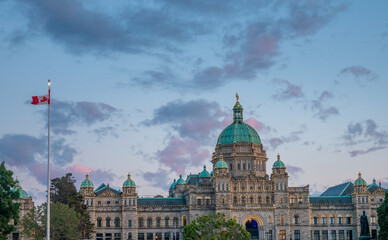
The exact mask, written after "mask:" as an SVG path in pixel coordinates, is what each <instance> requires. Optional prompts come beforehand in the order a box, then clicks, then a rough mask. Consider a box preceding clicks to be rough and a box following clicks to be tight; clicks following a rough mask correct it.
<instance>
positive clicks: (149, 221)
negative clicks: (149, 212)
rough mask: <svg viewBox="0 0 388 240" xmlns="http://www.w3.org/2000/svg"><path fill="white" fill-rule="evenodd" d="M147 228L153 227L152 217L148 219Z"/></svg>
mask: <svg viewBox="0 0 388 240" xmlns="http://www.w3.org/2000/svg"><path fill="white" fill-rule="evenodd" d="M147 227H152V217H149V218H147Z"/></svg>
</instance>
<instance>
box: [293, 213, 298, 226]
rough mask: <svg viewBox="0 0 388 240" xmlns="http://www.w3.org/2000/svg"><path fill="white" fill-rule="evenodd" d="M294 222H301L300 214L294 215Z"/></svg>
mask: <svg viewBox="0 0 388 240" xmlns="http://www.w3.org/2000/svg"><path fill="white" fill-rule="evenodd" d="M294 223H295V224H299V215H298V214H295V215H294Z"/></svg>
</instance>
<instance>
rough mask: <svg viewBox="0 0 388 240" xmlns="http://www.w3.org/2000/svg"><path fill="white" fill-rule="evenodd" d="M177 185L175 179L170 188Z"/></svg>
mask: <svg viewBox="0 0 388 240" xmlns="http://www.w3.org/2000/svg"><path fill="white" fill-rule="evenodd" d="M175 185H176V179H174V182H173V183H172V184H171V186H170V188H175Z"/></svg>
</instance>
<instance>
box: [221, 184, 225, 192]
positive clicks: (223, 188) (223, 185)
mask: <svg viewBox="0 0 388 240" xmlns="http://www.w3.org/2000/svg"><path fill="white" fill-rule="evenodd" d="M224 190H225V184H224V183H223V184H222V191H224Z"/></svg>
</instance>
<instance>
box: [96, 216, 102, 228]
mask: <svg viewBox="0 0 388 240" xmlns="http://www.w3.org/2000/svg"><path fill="white" fill-rule="evenodd" d="M97 227H102V218H100V217H98V218H97Z"/></svg>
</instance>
